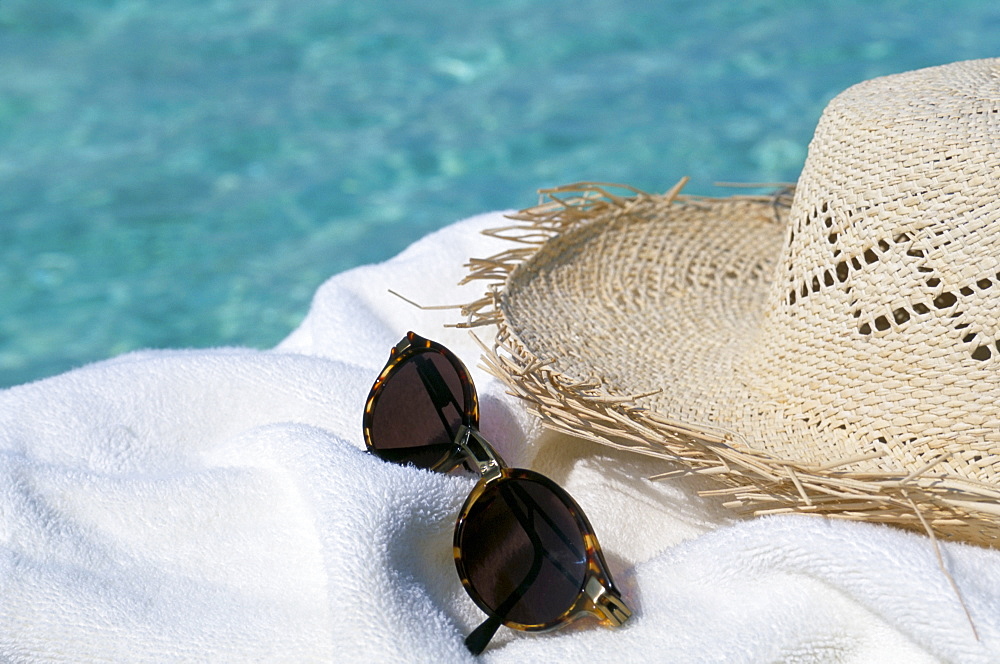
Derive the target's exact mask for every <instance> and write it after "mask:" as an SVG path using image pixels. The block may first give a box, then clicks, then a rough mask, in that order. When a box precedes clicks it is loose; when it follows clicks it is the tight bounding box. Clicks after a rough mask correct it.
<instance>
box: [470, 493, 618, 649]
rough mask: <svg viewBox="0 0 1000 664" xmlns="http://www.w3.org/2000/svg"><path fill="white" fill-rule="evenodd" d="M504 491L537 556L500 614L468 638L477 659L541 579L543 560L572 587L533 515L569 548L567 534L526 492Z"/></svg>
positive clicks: (497, 611) (489, 619)
mask: <svg viewBox="0 0 1000 664" xmlns="http://www.w3.org/2000/svg"><path fill="white" fill-rule="evenodd" d="M504 489H506V490H504ZM504 489H501V492H500V495H501V496H503V499H504V502H505V503H507V507H509V508H510V511H511V512H512V513H513V514H514V517H515V518H516V519H517V521H518V523H520V524H521V528H522V529H523V530H524V533H525V534H526V535H527V536H528V539H530V540H531V544H532V548H533V549H534V553H535V555H534V558H533V560H532V562H531V569H529V570H528V573H527V574H525V575H524V579H522V580H521V583H520V584H519V585H518V586H517V588H515V589H514V592H512V593H511V594H510V595H508V596H507V599H505V600H504V601H503V604H501V605H500V606H499V607H497V610H496V611H495V612H494V613H493V614H492V615H490V616H489V617H488V618H487V619H486V620H485V621H484V622H483V624H481V625H480V626H479V627H477V628H476V629H474V630H473V631H472V633H471V634H469V636H467V637H466V638H465V646H466V647H467V648H468V649H469V651H470V652H471V653H472V654H473V655H478V654H480V653H482V652H483V650H485V649H486V646H487V645H488V644H489V642H490V639H492V638H493V635H494V634H496V632H497V630H498V629H500V625H502V624H503V621H504V619H505V618H506V617H507V614H508V613H509V612H510V610H511V609H513V608H514V605H515V604H517V603H518V602H519V601H521V598H522V597H524V594H525V593H527V592H528V589H529V588H530V587H531V586H532V584H533V583H535V581H536V580H537V579H538V575H539V573H540V572H541V571H542V558H543V557H544V558H547V559H548V560H549V562H550V563H552V565H553V566H554V567H555V568H556V569H558V570H559V571H560V572H561V573H562V574H563V575H564V576H565V577H566V578H567V580H569V582H570V583H573V575H572V574H570V573H569V571H568V570H567V569H566V568H565V567H564V566H563V565H562V564H560V563H559V561H558V560H557V559H555V558H553V557H552V556H551V555H549V552H548V551H546V550H545V547H544V546H543V545H542V541H541V538H539V537H538V533H537V532H536V531H535V528H534V526H533V525H532V523H531V515H532V514H541V515H542V517H543V518H544V519H545V521H546V522H547V523H548V525H549V527H550V528H552V530H553V531H555V532H556V533H557V534H558V536H559V538H560V539H562V540H563V542H564V543H565V544H566V545H567V546H571V545H570V542H569V540H568V538H567V537H566V536H565V534H564V533H562V531H560V530H559V528H558V527H557V526H556V525H555V523H553V522H552V520H551V519H550V518H548V517H547V515H546V514H545V513H544V510H542V509H541V507H540V506H539V505H538V503H537V502H536V501H535V500H534V499H533V498H532V497H531V496H530V495H529V494H528V493H527V492H526V491H523V490H521V489H519V488H518V487H504ZM511 492H516V493H517V496H516V498H518V499H520V501H521V502H522V503H524V506H525V507H527V509H528V511H527V512H526V511H525V510H524V509H523V508H522V506H521V505H519V504H518V501H517V500H516V499H515V496H513V495H510V493H511ZM589 585H590V584H588V595H590V592H589V590H590V588H589ZM598 586H600V589H601V591H604V590H605V589H604V587H603V586H601V584H600V582H598Z"/></svg>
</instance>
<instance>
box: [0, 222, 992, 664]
mask: <svg viewBox="0 0 1000 664" xmlns="http://www.w3.org/2000/svg"><path fill="white" fill-rule="evenodd" d="M503 223H504V220H503V219H502V217H501V215H499V214H491V215H483V216H480V217H476V218H473V219H469V220H467V221H464V222H460V223H458V224H455V225H453V226H450V227H448V228H445V229H444V230H442V231H440V232H438V233H435V234H433V235H430V236H428V237H427V238H425V239H423V240H422V241H420V242H418V243H417V244H415V245H414V246H412V247H411V248H410V249H408V250H407V251H406V252H404V253H403V254H401V255H400V256H398V257H397V258H395V259H393V260H391V261H388V262H386V263H383V264H380V265H373V266H366V267H362V268H359V269H356V270H352V271H350V272H346V273H344V274H341V275H338V276H336V277H334V278H332V279H330V280H329V281H328V282H327V283H326V284H325V285H324V286H323V287H322V288H321V289H320V290H319V291H318V292H317V294H316V297H315V300H314V303H313V307H312V309H311V311H310V313H309V315H308V317H307V318H306V320H305V321H304V322H303V323H302V325H301V326H300V327H299V328H298V329H297V330H296V331H295V332H294V333H293V334H292V335H291V336H289V337H288V339H286V340H285V341H284V342H283V343H282V344H280V345H279V346H278V347H277V348H275V349H274V350H271V351H254V350H248V349H239V348H228V349H214V350H199V351H191V350H187V351H156V352H140V353H133V354H129V355H125V356H122V357H120V358H117V359H114V360H110V361H106V362H101V363H97V364H93V365H90V366H87V367H84V368H82V369H79V370H76V371H72V372H69V373H66V374H64V375H61V376H57V377H55V378H51V379H48V380H44V381H40V382H37V383H33V384H29V385H24V386H20V387H16V388H13V389H9V390H6V391H3V392H0V660H2V661H5V662H6V661H9V662H52V661H56V662H89V661H101V662H173V661H195V662H348V661H360V662H387V661H398V662H442V661H464V660H471V659H473V658H472V656H471V655H469V654H468V652H467V651H466V650H465V648H464V646H463V643H462V641H463V638H464V637H465V635H466V634H468V633H469V631H470V630H471V629H473V628H474V627H475V626H476V625H477V624H478V623H479V622H480V621H481V620H482V618H483V615H482V614H481V613H480V612H479V611H478V609H476V607H475V605H473V603H472V601H471V600H470V599H469V598H468V597H467V596H466V594H465V592H464V590H463V589H462V587H461V584H460V582H459V579H458V576H457V574H456V573H455V569H454V564H453V561H452V558H451V555H452V554H451V536H452V530H453V527H454V519H455V516H456V514H457V511H458V509H459V507H460V506H461V504H462V502H463V501H464V499H465V497H466V496H467V494H468V492H469V490H470V489H471V487H472V486H473V484H474V482H475V480H474V478H472V477H466V476H460V475H454V476H443V475H439V474H434V473H430V472H425V471H420V470H416V469H413V468H404V467H399V466H395V465H392V464H387V463H384V462H382V461H380V460H378V459H376V458H374V457H373V456H371V455H368V454H367V453H365V452H364V444H363V441H362V436H361V414H362V409H363V405H364V400H365V397H366V395H367V393H368V390H369V388H370V387H371V384H372V381H373V380H374V378H375V376H376V374H377V373H378V371H379V370H380V369H381V367H382V366H383V364H384V363H385V360H386V359H387V357H388V351H389V349H390V348H391V347H392V346H393V345H394V344H395V343H396V341H398V340H399V338H401V337H402V335H403V334H404V333H405V332H406V331H407V330H408V329H413V330H414V331H416V332H417V333H419V334H421V335H423V336H426V337H429V338H432V339H435V340H437V341H440V342H442V343H444V344H445V345H447V346H448V347H450V348H451V349H452V350H453V351H454V352H455V353H456V354H458V355H459V356H460V357H462V358H463V359H464V360H465V363H466V364H467V365H468V366H469V367H470V369H472V371H473V377H474V379H475V381H476V384H477V387H478V389H479V392H480V396H481V399H482V405H481V406H482V407H481V410H482V420H483V421H482V429H483V432H484V434H485V435H486V437H487V438H489V439H490V440H491V441H493V442H494V443H495V444H496V446H497V448H498V449H499V451H500V453H501V454H502V455H503V456H504V457H505V458H506V459H507V461H508V462H509V463H511V464H512V465H519V466H527V467H532V468H534V469H535V470H539V471H540V472H543V473H545V474H547V475H549V476H550V477H552V478H553V479H555V480H556V481H557V482H559V483H560V484H562V485H563V486H564V487H566V488H567V490H568V491H569V492H570V493H571V494H572V495H573V496H574V497H575V498H576V499H577V501H578V502H579V503H580V504H581V505H582V506H583V508H584V509H585V511H586V512H587V514H588V516H589V517H590V520H591V521H592V522H593V524H594V527H595V529H596V530H597V533H598V537H599V538H600V540H601V543H602V545H603V548H604V550H605V552H606V554H607V557H608V559H609V564H610V565H611V567H612V571H613V573H614V574H615V576H616V580H617V581H618V583H619V585H620V586H621V587H622V588H623V590H624V592H625V595H626V598H627V600H628V601H629V603H630V604H631V605H632V607H633V608H634V609H635V614H634V616H633V618H632V620H631V621H630V622H629V623H628V624H627V625H626V626H625V627H624V628H622V629H619V630H611V629H604V628H601V627H597V626H595V625H594V624H593V623H592V622H589V621H580V622H578V623H576V624H574V625H573V626H571V627H569V628H567V629H564V630H561V631H558V632H554V633H552V634H545V635H531V634H521V633H515V632H512V631H511V630H508V629H506V628H501V630H500V632H499V633H498V635H497V637H496V638H495V639H494V641H493V643H492V644H491V645H490V647H489V649H488V650H487V651H486V652H485V653H484V655H483V657H484V659H486V660H489V661H496V662H525V661H532V662H587V661H595V662H597V661H629V662H858V663H861V662H931V661H947V662H962V663H965V662H988V661H1000V552H998V551H991V550H985V549H980V548H976V547H971V546H966V545H962V544H943V545H942V546H941V550H942V552H943V556H944V562H945V564H946V565H947V568H948V570H949V571H950V573H951V576H952V577H953V578H954V580H955V583H956V584H957V587H958V590H959V592H960V593H961V596H962V598H963V599H964V604H965V607H967V608H968V612H969V615H968V616H967V615H966V613H965V610H964V609H963V606H962V604H961V603H960V602H959V601H958V599H957V595H956V592H955V590H954V589H953V588H952V587H951V586H950V585H949V581H948V579H947V577H946V576H945V575H944V574H943V573H942V571H941V569H940V567H939V563H938V561H937V558H936V557H935V553H934V549H933V547H932V546H931V544H930V541H929V540H928V539H927V538H926V537H923V536H920V535H915V534H910V533H904V532H900V531H897V530H894V529H891V528H887V527H877V526H870V525H863V524H855V523H848V522H842V521H831V520H823V519H818V518H810V517H805V516H787V517H774V518H764V519H754V520H747V521H740V520H736V519H734V518H732V517H731V516H729V515H728V514H726V513H725V512H724V511H723V510H722V509H721V508H720V507H719V506H718V505H717V504H716V503H713V502H711V501H709V500H704V499H700V498H699V497H698V496H697V494H696V490H697V488H698V487H697V486H696V484H695V483H694V482H695V481H696V480H671V481H663V482H650V481H648V480H646V479H644V478H645V477H646V476H648V475H650V474H653V473H654V472H656V471H657V470H658V469H661V468H662V466H659V465H657V462H656V461H655V460H650V459H645V458H643V457H639V456H634V455H628V454H625V453H619V452H615V451H613V450H608V449H605V448H601V447H598V446H596V445H593V444H590V443H586V442H581V441H578V440H573V439H570V438H567V437H565V436H560V435H555V434H552V433H546V432H544V431H542V430H541V429H540V428H539V427H538V426H537V425H536V424H535V423H534V421H533V420H532V419H531V418H530V417H529V416H527V415H526V414H525V413H524V410H523V408H522V406H521V405H520V404H519V403H517V402H516V401H515V400H513V399H511V398H510V397H508V396H507V395H506V394H505V393H504V391H503V389H502V387H501V386H500V385H499V384H498V383H497V382H496V381H494V380H492V379H491V378H490V377H489V376H487V375H485V374H484V373H483V372H482V371H481V370H479V369H478V368H476V363H477V358H478V348H477V346H476V345H475V343H474V342H473V341H472V340H471V339H470V338H469V335H468V333H467V332H464V331H460V330H455V329H452V328H445V327H443V323H445V322H449V321H453V320H454V319H455V317H456V313H455V312H443V311H428V310H419V309H416V308H414V307H413V306H411V305H409V304H407V303H406V302H404V301H403V300H401V299H399V298H397V297H395V296H393V295H391V294H389V293H388V292H387V289H389V288H391V289H394V290H396V291H399V292H401V293H403V294H404V295H406V296H407V297H410V298H412V299H414V300H416V301H418V302H421V303H423V304H428V305H436V304H453V303H461V302H465V301H469V300H471V299H473V298H474V297H476V296H477V295H478V294H479V291H480V290H481V288H482V286H481V285H476V284H473V285H471V286H466V287H461V288H460V287H457V286H455V284H456V282H457V281H458V280H459V279H460V277H461V276H462V274H463V268H462V264H463V263H464V262H465V261H466V260H467V259H468V257H469V256H484V255H490V254H492V253H495V252H496V251H497V250H498V249H499V247H498V246H497V244H496V243H497V242H498V241H497V240H494V239H490V238H487V237H484V236H482V235H480V233H479V232H480V231H481V230H482V229H484V228H489V227H493V226H498V225H502V224H503ZM489 334H490V331H489V330H485V331H484V332H483V336H484V338H487V339H488V338H489ZM970 619H971V620H970ZM973 624H974V625H975V629H976V630H977V632H978V638H977V637H976V635H974V633H973V629H972V626H971V625H973Z"/></svg>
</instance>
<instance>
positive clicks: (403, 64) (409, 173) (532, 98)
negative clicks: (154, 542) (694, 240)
mask: <svg viewBox="0 0 1000 664" xmlns="http://www.w3.org/2000/svg"><path fill="white" fill-rule="evenodd" d="M998 38H1000V3H997V2H995V1H993V0H990V1H982V0H950V1H949V2H940V1H936V0H926V1H922V2H917V1H905V0H886V1H884V2H875V1H861V0H756V1H754V0H746V1H743V2H733V1H731V0H698V1H694V2H692V1H687V0H659V1H650V0H573V1H572V2H570V1H568V0H535V1H531V0H466V1H464V2H448V1H445V0H420V1H417V0H413V1H407V0H363V1H356V2H345V1H340V0H172V1H171V2H154V1H152V0H0V386H6V385H13V384H17V383H21V382H26V381H29V380H33V379H36V378H39V377H43V376H47V375H51V374H54V373H58V372H61V371H64V370H66V369H69V368H72V367H75V366H79V365H81V364H84V363H86V362H89V361H93V360H97V359H101V358H105V357H109V356H113V355H116V354H119V353H122V352H125V351H128V350H132V349H136V348H163V347H202V346H217V345H234V344H237V345H248V346H256V347H268V346H271V345H273V344H274V343H276V342H277V341H279V340H280V339H281V338H283V337H284V336H285V335H286V334H288V333H289V332H290V331H291V330H292V329H293V328H294V327H295V326H296V325H297V324H298V322H299V321H300V320H301V318H302V317H303V316H304V314H305V312H306V310H307V308H308V305H309V300H310V297H311V295H312V293H313V291H314V290H315V289H316V287H317V286H318V285H319V284H320V283H322V281H323V280H325V279H326V278H327V277H329V276H331V275H333V274H335V273H337V272H339V271H342V270H344V269H347V268H350V267H352V266H355V265H358V264H361V263H367V262H372V261H380V260H384V259H386V258H389V257H390V256H392V255H393V254H395V253H397V252H398V251H400V250H401V249H403V248H404V247H405V246H406V245H408V244H409V243H411V242H413V241H414V240H416V239H417V238H419V237H420V236H422V235H424V234H426V233H428V232H430V231H432V230H434V229H437V228H439V227H441V226H443V225H446V224H448V223H450V222H453V221H456V220H458V219H461V218H463V217H466V216H468V215H472V214H475V213H479V212H484V211H488V210H493V209H501V208H520V207H526V206H529V205H531V204H533V203H534V202H535V201H536V200H537V196H536V194H535V191H536V190H537V189H538V188H541V187H547V186H552V185H559V184H566V183H569V182H573V181H578V180H602V181H617V182H624V183H628V184H632V185H635V186H638V187H640V188H643V189H647V190H652V191H663V190H665V189H667V188H668V187H669V186H670V185H672V184H673V183H674V182H676V181H677V179H678V178H680V177H681V176H682V175H690V176H691V178H692V180H691V184H690V185H689V187H688V189H687V191H688V192H689V193H697V194H709V195H712V194H715V195H729V194H730V193H732V192H731V190H723V189H718V188H715V187H713V184H712V183H713V182H716V181H742V182H748V181H751V182H752V181H756V182H770V181H789V180H794V179H795V178H796V176H797V174H798V172H799V170H800V169H801V166H802V162H803V159H804V158H805V150H806V145H807V143H808V141H809V139H810V137H811V135H812V131H813V128H814V127H815V124H816V120H817V118H818V117H819V114H820V112H821V111H822V109H823V107H824V105H825V104H826V102H827V101H828V100H829V99H830V98H831V97H832V96H833V95H835V94H836V93H838V92H839V91H841V90H843V89H844V88H846V87H848V86H850V85H852V84H854V83H856V82H858V81H861V80H864V79H867V78H871V77H874V76H879V75H883V74H890V73H894V72H900V71H905V70H908V69H916V68H919V67H925V66H930V65H936V64H943V63H946V62H951V61H955V60H963V59H968V58H978V57H989V56H996V55H1000V52H998V51H997V45H998V44H1000V40H998Z"/></svg>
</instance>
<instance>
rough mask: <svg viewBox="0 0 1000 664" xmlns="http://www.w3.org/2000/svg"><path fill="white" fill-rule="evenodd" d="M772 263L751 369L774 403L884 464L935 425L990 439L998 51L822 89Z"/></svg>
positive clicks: (917, 454) (996, 354) (999, 329)
mask: <svg viewBox="0 0 1000 664" xmlns="http://www.w3.org/2000/svg"><path fill="white" fill-rule="evenodd" d="M777 270H778V271H777V273H776V275H775V280H774V282H773V290H772V294H771V307H770V309H769V310H768V312H767V314H766V319H765V322H764V324H763V325H762V327H761V330H760V334H761V337H760V343H759V344H758V345H757V346H756V348H755V350H754V352H753V355H754V357H753V358H751V360H752V361H751V362H750V365H751V366H752V367H753V369H752V372H753V373H754V374H755V377H754V378H753V379H748V382H749V381H750V380H752V381H753V382H754V384H755V389H758V390H760V392H761V395H760V396H761V397H762V398H763V399H764V401H770V402H771V403H772V404H775V403H783V404H786V405H782V406H776V407H775V408H774V409H773V411H772V413H771V415H770V417H771V418H772V419H773V418H777V419H782V418H786V419H789V420H794V421H795V422H797V423H798V424H797V425H796V426H805V427H810V428H814V429H815V428H817V427H820V428H823V429H827V430H828V431H829V430H839V431H840V432H842V433H840V434H836V435H834V438H835V439H836V438H841V439H842V441H841V443H840V444H837V445H835V446H834V447H835V448H836V447H839V448H841V449H834V450H824V451H823V453H822V454H823V456H825V457H826V458H828V459H829V458H831V457H832V458H836V456H837V455H838V454H839V455H840V456H842V457H849V456H852V455H854V456H856V455H857V454H858V453H859V452H861V453H875V454H878V453H879V450H880V449H882V450H884V451H885V454H886V456H885V458H883V459H881V460H880V461H876V462H874V463H875V465H876V466H879V467H881V468H883V469H890V468H894V467H900V465H901V463H903V462H904V461H905V463H907V464H909V463H912V462H913V461H914V459H916V460H917V461H920V460H921V459H923V460H928V459H930V458H932V457H934V456H935V455H939V452H940V451H942V449H943V448H941V447H939V442H940V439H942V438H948V439H954V438H956V437H958V438H962V439H963V441H962V442H963V444H966V445H968V444H969V443H974V444H978V445H985V446H986V447H987V448H990V449H991V450H992V447H998V446H1000V60H985V61H984V60H980V61H972V62H961V63H956V64H952V65H945V66H942V67H935V68H930V69H924V70H919V71H915V72H907V73H905V74H899V75H895V76H888V77H884V78H879V79H873V80H870V81H866V82H864V83H861V84H858V85H856V86H854V87H852V88H850V89H848V90H846V91H845V92H843V93H842V94H840V95H838V96H837V97H836V98H835V99H833V100H832V101H831V102H830V104H829V105H828V106H827V108H826V110H825V111H824V113H823V116H822V118H821V119H820V122H819V124H818V126H817V129H816V132H815V135H814V137H813V140H812V142H811V143H810V146H809V154H808V157H807V159H806V163H805V166H804V168H803V172H802V175H801V177H800V180H799V183H798V185H797V189H796V193H795V199H794V201H793V204H792V208H791V210H790V212H789V222H788V231H787V237H786V243H785V250H784V253H783V255H782V258H781V260H780V261H779V264H778V267H777ZM748 375H749V374H748ZM790 395H794V399H791V400H789V396H790ZM757 417H766V416H763V415H760V414H758V415H757ZM777 419H775V421H773V422H771V424H772V425H774V424H776V422H777ZM935 441H937V442H935ZM773 446H774V448H775V449H774V451H777V452H780V451H781V449H780V448H781V447H782V444H781V442H780V441H775V442H774V444H773ZM963 463H964V462H963ZM965 474H966V475H967V476H969V475H971V476H975V475H976V472H971V473H969V472H966V473H965ZM982 479H986V478H982Z"/></svg>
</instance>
